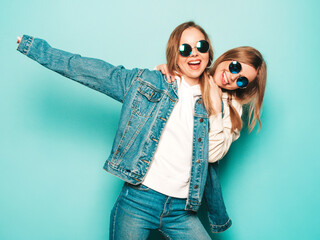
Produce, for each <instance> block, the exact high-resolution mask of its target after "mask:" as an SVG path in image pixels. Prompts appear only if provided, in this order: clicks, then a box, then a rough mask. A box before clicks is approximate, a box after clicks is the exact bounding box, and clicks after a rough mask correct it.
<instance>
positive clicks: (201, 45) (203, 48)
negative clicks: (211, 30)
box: [197, 40, 209, 53]
mask: <svg viewBox="0 0 320 240" xmlns="http://www.w3.org/2000/svg"><path fill="white" fill-rule="evenodd" d="M197 49H198V51H199V52H201V53H206V52H208V50H209V43H208V42H207V41H206V40H201V41H199V42H197Z"/></svg>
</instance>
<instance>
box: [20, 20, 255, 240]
mask: <svg viewBox="0 0 320 240" xmlns="http://www.w3.org/2000/svg"><path fill="white" fill-rule="evenodd" d="M18 41H19V43H20V44H19V46H18V50H19V51H20V52H22V53H24V54H25V55H27V56H28V57H30V58H32V59H34V60H35V61H37V62H39V63H40V64H42V65H44V66H45V67H47V68H49V69H51V70H53V71H56V72H58V73H60V74H62V75H64V76H66V77H68V78H71V79H73V80H75V81H77V82H79V83H82V84H84V85H86V86H89V87H90V88H93V89H96V90H98V91H100V92H102V93H105V94H107V95H109V96H110V97H112V98H114V99H116V100H118V101H120V102H122V103H123V105H122V111H121V116H120V121H119V126H118V130H117V134H116V137H115V140H114V143H113V147H112V151H111V154H110V156H109V158H108V160H107V161H106V163H105V166H104V169H105V170H106V171H107V172H110V173H112V174H114V175H115V176H117V177H119V178H121V179H123V180H124V181H125V184H124V187H123V189H122V191H121V193H120V195H119V197H118V199H117V201H116V203H115V205H114V207H113V210H112V213H111V218H110V235H109V236H110V239H121V240H122V239H147V237H148V235H149V232H150V230H151V229H158V230H159V231H160V232H162V233H163V235H164V236H165V237H166V238H168V239H185V240H186V239H210V236H209V235H208V233H207V232H206V230H205V229H204V227H203V226H202V224H201V222H200V221H199V219H198V217H197V215H196V211H197V210H198V209H199V207H200V205H201V201H202V197H203V194H204V193H205V197H206V200H207V203H208V213H209V219H210V222H211V230H212V231H213V232H219V231H224V230H226V229H227V228H228V227H230V225H231V220H230V219H229V217H228V215H227V213H226V210H225V207H224V203H223V199H222V194H221V189H220V184H219V181H218V176H217V173H216V167H217V164H216V161H217V160H219V159H220V158H221V156H222V155H223V154H225V152H226V151H227V150H228V148H229V146H230V144H231V142H232V140H233V139H234V138H236V136H237V134H236V133H235V132H236V131H238V130H240V128H239V129H238V128H233V129H232V128H230V126H231V125H230V124H229V125H230V126H227V125H228V124H226V125H225V124H224V122H232V121H230V119H229V117H228V116H231V117H232V115H229V114H227V113H225V114H224V117H223V118H222V113H220V112H221V107H220V106H221V98H220V96H219V97H216V96H215V97H213V98H211V95H212V93H216V92H219V89H220V88H219V87H218V86H216V85H215V84H212V81H211V87H210V83H209V82H210V81H209V77H208V70H207V69H208V67H209V66H211V62H212V59H213V52H212V47H211V44H210V40H209V38H208V35H207V34H206V33H205V31H204V30H203V29H202V28H201V27H200V26H198V25H196V24H195V23H193V22H186V23H183V24H181V25H179V26H178V27H177V28H176V29H175V30H174V31H173V32H172V34H171V36H170V38H169V41H168V46H167V61H168V66H171V67H170V69H172V70H170V71H173V70H174V71H176V72H177V73H178V75H179V81H175V82H173V83H168V82H167V81H166V79H165V77H164V76H163V75H162V74H161V73H160V72H159V71H150V70H147V69H132V70H127V69H125V68H124V67H122V66H118V67H115V66H113V65H111V64H109V63H106V62H104V61H101V60H98V59H92V58H85V57H81V56H80V55H77V54H72V53H68V52H64V51H61V50H58V49H54V48H52V47H51V46H50V45H49V44H48V43H47V42H46V41H44V40H41V39H37V38H33V37H30V36H26V35H24V37H23V38H22V39H21V40H20V39H19V40H18ZM255 70H256V75H254V74H253V75H247V72H246V70H245V68H243V69H242V71H240V72H239V74H241V76H242V77H246V78H247V80H248V82H249V85H250V84H252V82H254V81H257V76H258V75H259V73H258V72H259V68H257V69H255ZM217 72H218V71H217ZM225 81H228V80H226V79H225ZM230 81H231V80H230ZM217 84H218V83H217ZM223 84H225V82H223ZM249 85H248V86H249ZM216 98H217V99H219V101H218V102H216V101H215V99H216ZM237 107H239V109H237ZM226 109H227V108H226ZM240 109H241V105H240V104H238V106H236V109H235V115H236V114H237V112H240V111H241V110H240ZM238 115H239V113H238ZM228 119H229V120H228ZM209 125H210V138H211V137H212V136H213V135H214V136H220V139H222V141H221V140H219V142H217V141H215V139H211V140H212V141H210V142H209ZM235 127H238V125H235ZM223 139H231V141H229V142H228V144H222V143H224V142H225V140H223ZM209 152H210V154H209ZM209 162H214V163H212V164H209Z"/></svg>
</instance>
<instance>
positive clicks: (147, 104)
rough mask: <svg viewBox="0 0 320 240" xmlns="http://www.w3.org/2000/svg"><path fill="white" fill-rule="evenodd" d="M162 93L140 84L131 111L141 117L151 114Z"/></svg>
mask: <svg viewBox="0 0 320 240" xmlns="http://www.w3.org/2000/svg"><path fill="white" fill-rule="evenodd" d="M161 97H162V93H161V92H160V91H158V90H156V89H154V88H152V87H151V86H148V85H144V84H143V85H142V84H141V85H140V86H139V88H138V90H137V93H136V96H135V97H134V99H133V102H132V109H133V111H134V112H135V113H136V114H137V115H139V116H141V117H151V116H153V113H154V110H155V108H156V105H157V103H158V102H159V101H160V99H161Z"/></svg>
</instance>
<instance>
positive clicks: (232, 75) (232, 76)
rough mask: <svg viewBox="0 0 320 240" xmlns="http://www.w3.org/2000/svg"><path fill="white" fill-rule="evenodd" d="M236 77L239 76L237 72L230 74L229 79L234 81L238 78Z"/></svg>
mask: <svg viewBox="0 0 320 240" xmlns="http://www.w3.org/2000/svg"><path fill="white" fill-rule="evenodd" d="M238 77H239V74H231V77H230V79H231V81H232V82H234V81H236V80H237V79H238Z"/></svg>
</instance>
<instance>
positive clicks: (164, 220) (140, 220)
mask: <svg viewBox="0 0 320 240" xmlns="http://www.w3.org/2000/svg"><path fill="white" fill-rule="evenodd" d="M185 206H186V199H181V198H174V197H169V196H166V195H164V194H161V193H159V192H156V191H154V190H152V189H150V188H148V187H146V186H144V185H141V184H140V185H138V186H135V185H131V184H128V183H125V184H124V186H123V188H122V191H121V193H120V195H119V197H118V199H117V201H116V203H115V205H114V207H113V209H112V212H111V217H110V238H109V239H110V240H123V239H126V240H143V239H147V238H148V235H149V233H150V230H151V229H158V230H159V231H160V232H161V233H162V234H163V235H164V236H165V237H166V238H167V239H183V240H189V239H190V240H191V239H192V240H194V239H199V240H207V239H211V238H210V236H209V235H208V233H207V232H206V230H205V228H204V227H203V225H202V223H201V222H200V220H199V218H198V217H197V213H196V212H193V211H188V210H185Z"/></svg>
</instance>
